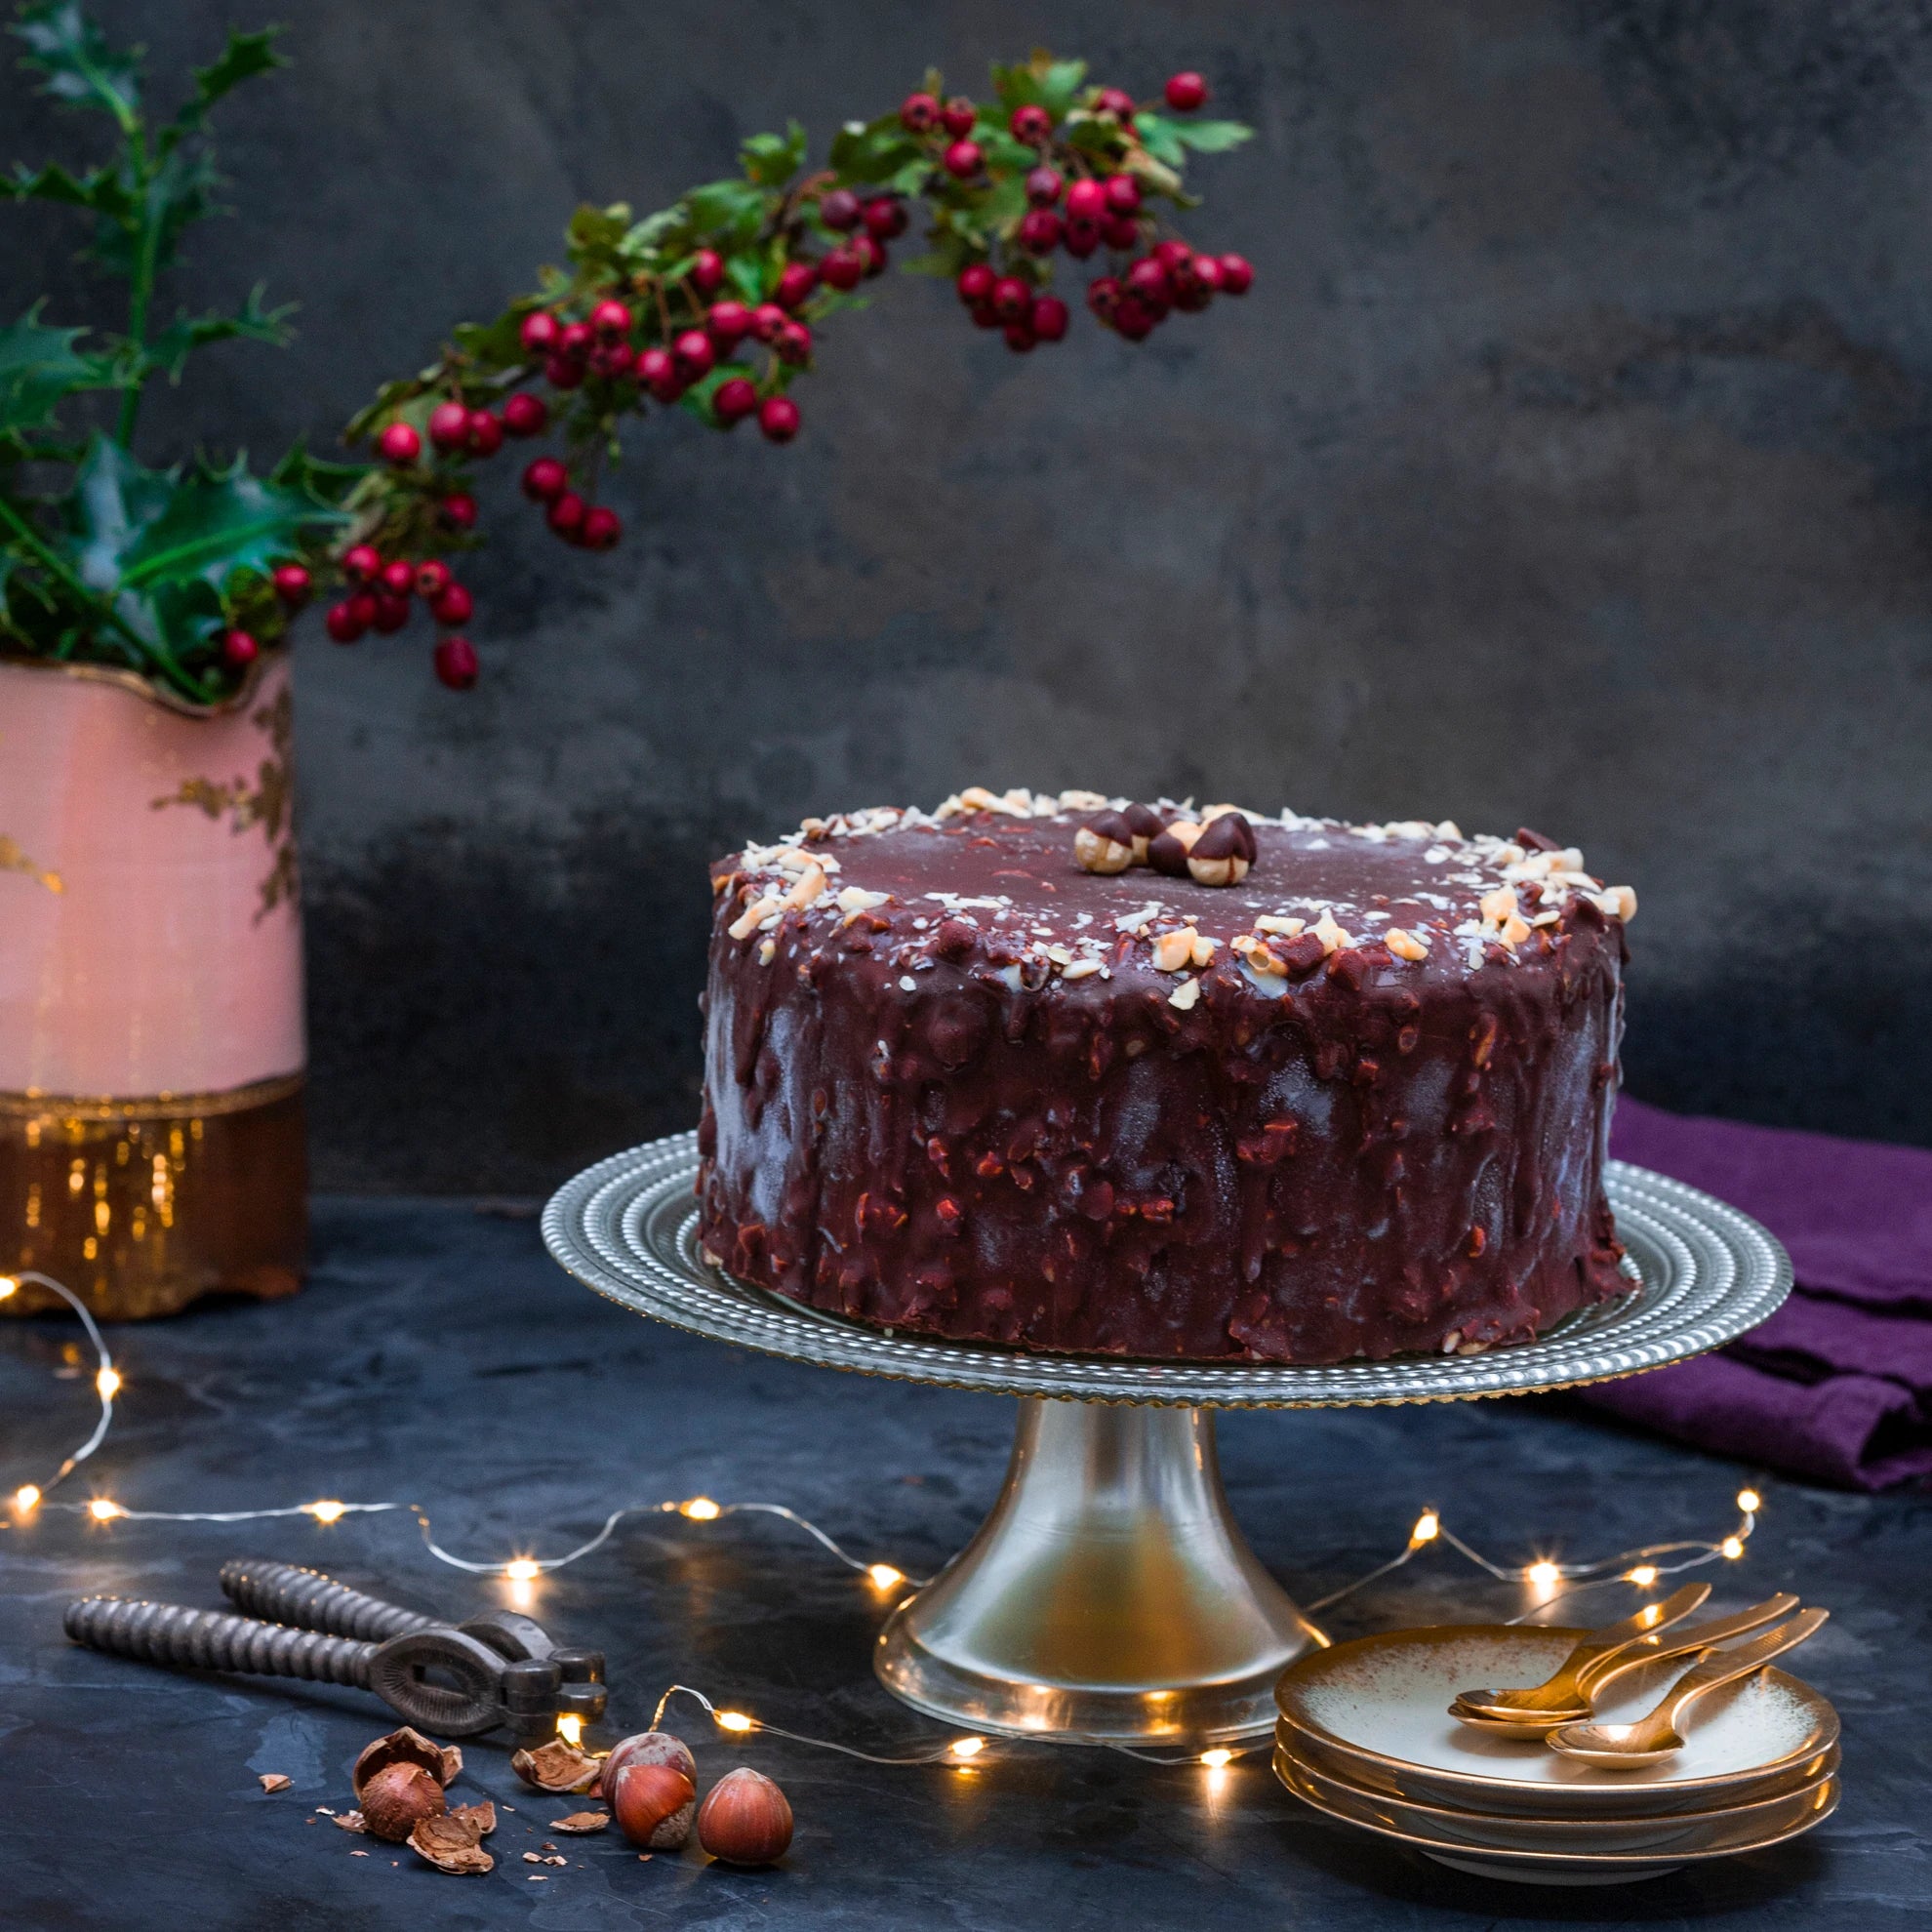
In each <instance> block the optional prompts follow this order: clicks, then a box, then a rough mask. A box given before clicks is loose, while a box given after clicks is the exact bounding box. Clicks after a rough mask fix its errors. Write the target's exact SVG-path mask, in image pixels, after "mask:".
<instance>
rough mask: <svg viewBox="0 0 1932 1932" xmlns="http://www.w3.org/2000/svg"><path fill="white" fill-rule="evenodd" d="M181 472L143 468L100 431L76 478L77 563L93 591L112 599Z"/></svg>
mask: <svg viewBox="0 0 1932 1932" xmlns="http://www.w3.org/2000/svg"><path fill="white" fill-rule="evenodd" d="M179 473H180V472H179V471H176V470H157V469H143V468H142V467H141V464H140V463H137V462H136V461H135V460H134V458H133V457H131V456H130V455H129V454H128V453H127V451H126V450H124V449H122V448H121V446H120V445H119V444H118V443H116V442H114V441H112V440H111V439H110V438H109V437H106V436H103V435H101V434H100V432H99V431H97V432H96V433H95V436H94V438H93V440H92V441H91V442H90V443H89V444H88V447H87V454H86V456H84V457H83V458H82V459H81V463H80V467H79V471H78V473H77V474H76V475H75V478H74V490H73V496H72V498H71V499H70V510H71V514H72V517H73V522H74V546H73V549H74V553H73V563H74V567H75V570H76V573H77V574H78V576H79V577H80V579H81V581H82V582H83V583H84V584H87V585H88V586H89V587H90V588H91V589H94V590H98V591H101V592H102V593H103V594H105V595H108V596H111V595H113V594H114V592H115V591H117V590H118V589H119V588H120V586H121V580H122V578H123V576H124V575H125V569H124V565H125V562H126V559H127V555H128V553H129V551H130V550H132V549H133V547H134V545H135V544H136V543H139V542H140V541H141V535H142V533H143V532H144V531H145V530H146V529H147V527H148V525H149V524H151V523H153V522H154V521H155V520H156V519H157V518H158V517H159V516H160V515H161V513H162V512H163V511H164V510H165V509H166V508H167V506H168V501H169V498H170V497H171V496H172V494H173V492H174V489H175V483H176V479H177V477H178V475H179Z"/></svg>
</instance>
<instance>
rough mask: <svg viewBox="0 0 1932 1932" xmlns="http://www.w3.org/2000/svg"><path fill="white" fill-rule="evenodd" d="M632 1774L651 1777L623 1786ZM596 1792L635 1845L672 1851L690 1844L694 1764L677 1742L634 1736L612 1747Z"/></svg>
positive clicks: (663, 1735) (666, 1736)
mask: <svg viewBox="0 0 1932 1932" xmlns="http://www.w3.org/2000/svg"><path fill="white" fill-rule="evenodd" d="M633 1770H634V1771H638V1772H645V1771H648V1772H650V1773H652V1774H653V1775H652V1776H650V1777H648V1778H645V1777H639V1778H635V1779H629V1780H626V1779H625V1778H624V1773H625V1772H627V1771H633ZM621 1787H622V1789H621ZM597 1789H598V1791H599V1792H600V1793H601V1795H602V1796H603V1798H604V1799H605V1801H606V1802H607V1803H608V1804H609V1805H610V1807H611V1809H612V1811H613V1812H614V1813H615V1814H616V1815H617V1822H618V1827H619V1829H620V1830H621V1831H623V1832H624V1835H625V1836H626V1837H629V1838H631V1839H633V1840H635V1842H636V1843H638V1844H640V1845H644V1846H646V1847H648V1848H649V1849H650V1850H652V1851H678V1850H681V1849H682V1848H683V1846H684V1844H685V1843H686V1841H687V1840H688V1839H689V1838H690V1836H691V1822H692V1820H693V1819H694V1818H695V1817H696V1816H697V1815H698V1764H697V1760H696V1759H695V1758H694V1757H693V1756H692V1755H691V1750H690V1747H689V1746H688V1745H686V1743H685V1742H684V1740H683V1739H682V1738H677V1737H673V1736H672V1735H671V1734H670V1733H669V1732H668V1731H639V1732H638V1733H637V1734H636V1735H635V1736H633V1737H628V1738H624V1740H622V1741H621V1742H620V1743H618V1744H615V1745H613V1746H612V1747H611V1754H610V1755H609V1756H608V1757H607V1758H605V1759H604V1773H603V1777H602V1779H601V1780H600V1782H599V1784H598V1788H597ZM680 1790H681V1793H682V1794H681V1795H680Z"/></svg>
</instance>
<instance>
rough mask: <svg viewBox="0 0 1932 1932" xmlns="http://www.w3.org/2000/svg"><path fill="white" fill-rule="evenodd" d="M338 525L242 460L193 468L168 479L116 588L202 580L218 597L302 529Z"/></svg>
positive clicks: (289, 546)
mask: <svg viewBox="0 0 1932 1932" xmlns="http://www.w3.org/2000/svg"><path fill="white" fill-rule="evenodd" d="M344 520H345V519H344V518H343V517H342V514H341V512H339V511H336V510H331V509H327V508H325V507H323V506H322V505H321V504H318V503H316V502H315V500H314V499H313V498H312V497H311V496H310V495H309V494H308V492H307V491H305V490H291V489H286V488H284V487H282V486H281V485H278V484H276V483H273V482H269V481H267V480H265V479H263V478H262V477H259V476H251V475H250V474H249V472H248V470H247V468H246V466H245V464H244V463H243V462H242V460H241V459H240V458H237V459H236V460H235V463H234V464H233V466H232V467H230V468H228V469H226V470H208V469H200V468H197V469H195V470H193V471H190V472H189V473H188V474H187V475H186V476H184V477H181V479H180V480H179V481H173V480H172V479H171V488H170V490H169V493H168V497H167V500H166V502H165V503H164V504H163V505H162V508H161V510H160V512H159V513H158V514H157V515H155V516H153V517H151V518H150V519H149V520H148V521H147V522H145V523H144V524H143V525H142V527H141V530H140V532H139V533H138V535H137V536H136V538H135V540H134V541H133V543H130V544H129V545H128V546H127V548H126V549H125V550H124V551H123V552H122V554H121V558H120V563H121V581H122V583H123V584H125V585H126V586H127V587H128V588H130V589H134V588H139V587H141V586H147V585H159V584H183V583H186V582H188V581H190V580H191V579H195V578H200V579H202V580H204V581H205V582H207V583H208V584H212V585H213V586H215V588H217V589H218V590H219V589H220V588H221V585H222V584H224V583H225V582H226V580H227V579H228V577H229V576H230V574H231V573H233V572H234V571H237V570H241V569H256V570H263V569H266V568H268V567H270V566H271V565H272V564H273V563H274V561H275V559H276V558H278V557H286V556H288V555H289V554H290V553H291V552H292V551H294V550H295V549H296V548H298V547H299V545H300V543H301V539H302V532H303V531H304V530H307V529H313V528H315V527H316V526H318V525H321V524H329V523H337V522H342V521H344Z"/></svg>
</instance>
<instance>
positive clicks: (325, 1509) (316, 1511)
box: [302, 1500, 348, 1523]
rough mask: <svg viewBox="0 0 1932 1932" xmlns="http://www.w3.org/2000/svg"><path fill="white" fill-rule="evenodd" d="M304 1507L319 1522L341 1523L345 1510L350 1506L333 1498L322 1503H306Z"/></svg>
mask: <svg viewBox="0 0 1932 1932" xmlns="http://www.w3.org/2000/svg"><path fill="white" fill-rule="evenodd" d="M347 1507H348V1506H347V1505H346V1504H344V1503H337V1502H335V1501H333V1500H328V1501H324V1502H321V1503H304V1504H303V1505H302V1508H303V1509H306V1510H307V1511H308V1513H309V1514H310V1515H311V1516H313V1517H314V1518H315V1520H316V1521H317V1522H318V1523H339V1522H341V1521H342V1514H343V1511H344V1510H345V1509H347Z"/></svg>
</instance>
